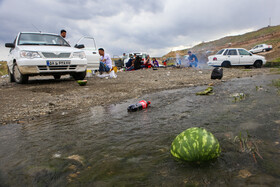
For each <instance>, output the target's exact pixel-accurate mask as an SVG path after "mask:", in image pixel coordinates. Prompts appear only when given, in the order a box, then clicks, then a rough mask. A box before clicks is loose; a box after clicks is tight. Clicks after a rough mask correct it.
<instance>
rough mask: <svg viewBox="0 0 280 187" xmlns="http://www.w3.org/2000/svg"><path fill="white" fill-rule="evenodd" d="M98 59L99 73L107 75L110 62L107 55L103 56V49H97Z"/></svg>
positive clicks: (110, 66)
mask: <svg viewBox="0 0 280 187" xmlns="http://www.w3.org/2000/svg"><path fill="white" fill-rule="evenodd" d="M98 52H99V55H100V56H101V58H100V64H99V73H100V74H102V73H103V72H107V73H109V72H110V70H111V69H112V60H111V58H110V56H109V55H108V54H105V51H104V49H103V48H99V49H98Z"/></svg>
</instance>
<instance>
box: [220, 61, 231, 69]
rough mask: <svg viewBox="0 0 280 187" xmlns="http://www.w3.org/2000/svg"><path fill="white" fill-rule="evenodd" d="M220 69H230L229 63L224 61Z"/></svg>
mask: <svg viewBox="0 0 280 187" xmlns="http://www.w3.org/2000/svg"><path fill="white" fill-rule="evenodd" d="M221 66H222V67H225V68H230V66H231V65H230V62H229V61H225V62H223V63H222V65H221Z"/></svg>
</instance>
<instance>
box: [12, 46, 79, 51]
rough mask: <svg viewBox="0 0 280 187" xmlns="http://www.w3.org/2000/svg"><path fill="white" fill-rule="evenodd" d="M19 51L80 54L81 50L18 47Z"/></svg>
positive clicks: (55, 47) (71, 48)
mask: <svg viewBox="0 0 280 187" xmlns="http://www.w3.org/2000/svg"><path fill="white" fill-rule="evenodd" d="M17 47H18V49H19V50H25V51H38V52H68V53H69V52H79V51H81V50H79V49H76V48H73V47H64V46H37V45H36V46H23V45H22V46H17Z"/></svg>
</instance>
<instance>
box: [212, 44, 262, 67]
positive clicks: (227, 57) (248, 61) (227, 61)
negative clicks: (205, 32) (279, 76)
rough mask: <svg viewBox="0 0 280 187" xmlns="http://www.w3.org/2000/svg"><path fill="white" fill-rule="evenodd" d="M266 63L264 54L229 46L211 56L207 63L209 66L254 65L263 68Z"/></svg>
mask: <svg viewBox="0 0 280 187" xmlns="http://www.w3.org/2000/svg"><path fill="white" fill-rule="evenodd" d="M265 63H266V59H265V58H264V57H263V56H259V55H253V54H252V53H250V52H249V51H247V50H246V49H242V48H228V49H222V50H220V51H218V52H217V54H215V55H212V56H209V57H208V62H207V64H208V65H209V66H214V67H216V66H222V67H230V66H245V67H249V66H254V67H256V68H261V67H262V65H264V64H265Z"/></svg>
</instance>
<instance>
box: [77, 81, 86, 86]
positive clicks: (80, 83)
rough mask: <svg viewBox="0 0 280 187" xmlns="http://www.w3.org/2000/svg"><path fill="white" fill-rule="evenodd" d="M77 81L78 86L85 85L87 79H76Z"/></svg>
mask: <svg viewBox="0 0 280 187" xmlns="http://www.w3.org/2000/svg"><path fill="white" fill-rule="evenodd" d="M77 83H78V84H79V85H80V86H85V85H86V84H87V80H78V81H77Z"/></svg>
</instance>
